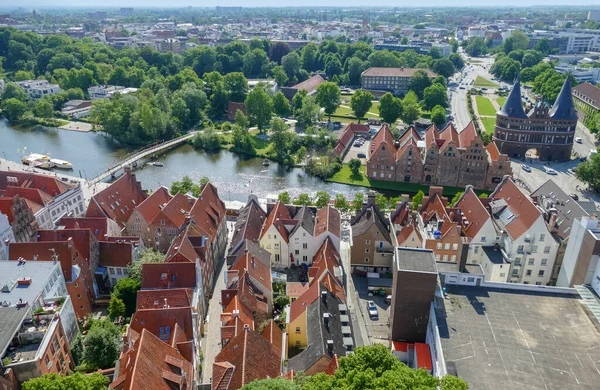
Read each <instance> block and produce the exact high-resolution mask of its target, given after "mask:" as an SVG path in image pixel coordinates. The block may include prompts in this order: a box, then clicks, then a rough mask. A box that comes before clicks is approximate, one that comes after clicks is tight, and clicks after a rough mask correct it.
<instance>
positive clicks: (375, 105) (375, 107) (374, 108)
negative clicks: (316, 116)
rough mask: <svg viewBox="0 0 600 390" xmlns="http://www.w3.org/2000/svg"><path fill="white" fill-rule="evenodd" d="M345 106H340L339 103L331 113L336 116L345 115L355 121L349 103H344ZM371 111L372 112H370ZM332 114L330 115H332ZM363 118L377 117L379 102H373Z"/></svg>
mask: <svg viewBox="0 0 600 390" xmlns="http://www.w3.org/2000/svg"><path fill="white" fill-rule="evenodd" d="M344 106H346V107H342V106H341V105H340V106H339V107H338V108H337V110H335V113H334V114H333V115H335V116H337V117H346V118H348V119H350V120H354V121H356V120H357V119H356V115H354V111H352V109H351V108H350V104H344ZM371 113H372V114H371ZM333 115H332V116H333ZM365 118H379V102H375V103H373V105H372V106H371V108H370V109H369V112H367V114H366V115H365Z"/></svg>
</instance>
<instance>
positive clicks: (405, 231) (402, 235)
mask: <svg viewBox="0 0 600 390" xmlns="http://www.w3.org/2000/svg"><path fill="white" fill-rule="evenodd" d="M413 232H414V233H416V234H417V237H419V240H420V242H421V243H423V236H422V235H421V231H420V230H419V227H418V226H417V221H416V220H415V221H413V222H412V223H410V222H409V223H408V224H406V225H405V226H404V227H402V229H400V231H399V232H398V235H397V236H396V239H397V241H398V245H402V244H403V243H404V241H406V240H407V239H408V237H410V235H411V234H412V233H413Z"/></svg>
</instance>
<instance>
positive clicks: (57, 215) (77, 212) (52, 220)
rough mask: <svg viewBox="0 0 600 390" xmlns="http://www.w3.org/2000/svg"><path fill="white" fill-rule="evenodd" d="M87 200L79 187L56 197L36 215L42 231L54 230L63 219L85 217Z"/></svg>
mask: <svg viewBox="0 0 600 390" xmlns="http://www.w3.org/2000/svg"><path fill="white" fill-rule="evenodd" d="M85 209H86V205H85V200H84V198H83V191H82V190H81V186H77V187H75V188H73V189H71V190H69V191H66V192H64V193H62V194H60V195H58V196H56V197H55V198H54V199H53V200H51V201H50V202H49V203H47V204H46V205H44V207H43V208H42V209H40V210H39V211H38V212H37V213H35V214H34V216H35V220H36V221H37V223H38V225H39V228H40V229H47V230H52V229H54V226H55V225H56V222H58V221H59V220H60V219H61V218H62V217H67V216H70V217H81V216H83V215H85Z"/></svg>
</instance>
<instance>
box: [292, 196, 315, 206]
mask: <svg viewBox="0 0 600 390" xmlns="http://www.w3.org/2000/svg"><path fill="white" fill-rule="evenodd" d="M294 204H295V205H298V206H312V201H311V200H310V196H308V194H306V193H303V194H300V195H298V198H296V199H294Z"/></svg>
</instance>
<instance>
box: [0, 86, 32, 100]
mask: <svg viewBox="0 0 600 390" xmlns="http://www.w3.org/2000/svg"><path fill="white" fill-rule="evenodd" d="M0 97H1V98H2V100H8V99H12V98H14V99H17V100H20V101H22V102H24V101H25V99H27V94H26V93H25V90H24V89H23V87H21V86H20V85H18V84H15V83H6V85H5V86H4V90H2V95H1V96H0Z"/></svg>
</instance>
